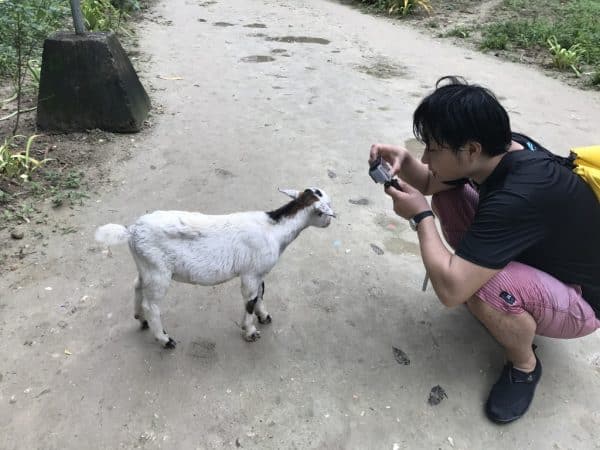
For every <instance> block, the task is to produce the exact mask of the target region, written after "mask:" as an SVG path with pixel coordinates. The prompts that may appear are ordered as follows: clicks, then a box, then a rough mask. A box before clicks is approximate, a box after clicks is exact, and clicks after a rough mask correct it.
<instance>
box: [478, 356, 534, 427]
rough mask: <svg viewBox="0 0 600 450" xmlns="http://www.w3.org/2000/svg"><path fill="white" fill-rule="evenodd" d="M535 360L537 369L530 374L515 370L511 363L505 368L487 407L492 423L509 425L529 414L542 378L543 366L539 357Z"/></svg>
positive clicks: (491, 392) (486, 411) (493, 389)
mask: <svg viewBox="0 0 600 450" xmlns="http://www.w3.org/2000/svg"><path fill="white" fill-rule="evenodd" d="M535 359H536V364H535V369H533V372H530V373H525V372H522V371H520V370H518V369H515V368H514V367H513V365H512V363H510V362H509V363H507V364H506V365H505V366H504V369H502V374H501V375H500V378H498V381H496V384H494V386H493V387H492V390H491V391H490V396H489V397H488V400H487V404H486V405H485V413H486V414H487V416H488V418H489V419H490V420H491V421H493V422H496V423H502V424H504V423H509V422H512V421H514V420H517V419H519V418H520V417H521V416H523V414H525V413H526V412H527V409H528V408H529V405H530V404H531V401H532V400H533V394H534V393H535V387H536V386H537V383H538V381H540V378H541V377H542V364H541V362H540V360H539V359H538V357H537V355H536V356H535Z"/></svg>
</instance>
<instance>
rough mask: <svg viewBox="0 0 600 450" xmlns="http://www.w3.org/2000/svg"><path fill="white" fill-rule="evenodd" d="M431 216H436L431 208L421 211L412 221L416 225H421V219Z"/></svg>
mask: <svg viewBox="0 0 600 450" xmlns="http://www.w3.org/2000/svg"><path fill="white" fill-rule="evenodd" d="M429 216H434V214H433V211H431V210H430V209H429V210H427V211H423V212H420V213H419V214H417V215H416V216H414V217H413V218H412V221H413V223H414V224H415V226H416V225H419V222H421V220H423V219H424V218H425V217H429Z"/></svg>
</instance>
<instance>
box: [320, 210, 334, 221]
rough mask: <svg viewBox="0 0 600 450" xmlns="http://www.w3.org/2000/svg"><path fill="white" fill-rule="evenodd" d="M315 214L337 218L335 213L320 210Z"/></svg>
mask: <svg viewBox="0 0 600 450" xmlns="http://www.w3.org/2000/svg"><path fill="white" fill-rule="evenodd" d="M317 216H319V217H323V216H327V217H333V218H334V219H336V218H337V216H336V215H335V213H331V214H325V213H324V212H321V211H319V212H317Z"/></svg>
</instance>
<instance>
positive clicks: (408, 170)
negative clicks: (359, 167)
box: [369, 144, 452, 195]
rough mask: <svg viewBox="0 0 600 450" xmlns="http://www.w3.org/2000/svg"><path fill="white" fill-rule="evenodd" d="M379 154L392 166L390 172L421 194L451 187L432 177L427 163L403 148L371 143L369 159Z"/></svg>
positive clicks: (431, 193)
mask: <svg viewBox="0 0 600 450" xmlns="http://www.w3.org/2000/svg"><path fill="white" fill-rule="evenodd" d="M377 156H381V157H382V158H383V159H385V160H386V161H387V162H388V163H389V164H390V166H391V167H392V173H393V174H395V175H398V176H399V177H400V178H401V179H402V180H404V181H406V182H407V183H408V184H410V185H411V186H414V187H415V188H416V189H418V190H419V191H420V192H421V193H422V194H423V195H433V194H435V193H437V192H441V191H446V190H448V189H451V188H452V186H450V185H447V184H445V183H442V182H441V181H438V180H437V179H435V178H434V177H433V175H432V174H431V172H430V170H429V166H428V165H427V164H424V163H422V162H421V161H419V160H418V159H417V158H415V157H414V156H413V155H411V153H410V152H409V151H408V150H406V149H405V148H402V147H398V146H395V145H388V144H373V145H372V146H371V151H370V154H369V160H370V161H373V160H375V158H377Z"/></svg>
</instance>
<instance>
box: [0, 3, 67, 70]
mask: <svg viewBox="0 0 600 450" xmlns="http://www.w3.org/2000/svg"><path fill="white" fill-rule="evenodd" d="M68 4H69V2H68V1H64V0H0V76H3V77H6V76H8V77H11V78H13V79H15V78H16V73H17V68H18V66H19V65H20V66H21V68H23V67H24V66H25V65H26V64H27V61H29V60H30V59H32V58H37V57H39V54H40V51H41V48H42V45H43V42H44V39H45V38H46V37H48V35H49V34H50V33H52V32H53V31H55V30H57V29H58V28H60V27H61V25H62V24H63V23H64V22H65V19H66V18H67V17H68V14H69V9H68ZM15 81H16V80H15Z"/></svg>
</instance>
